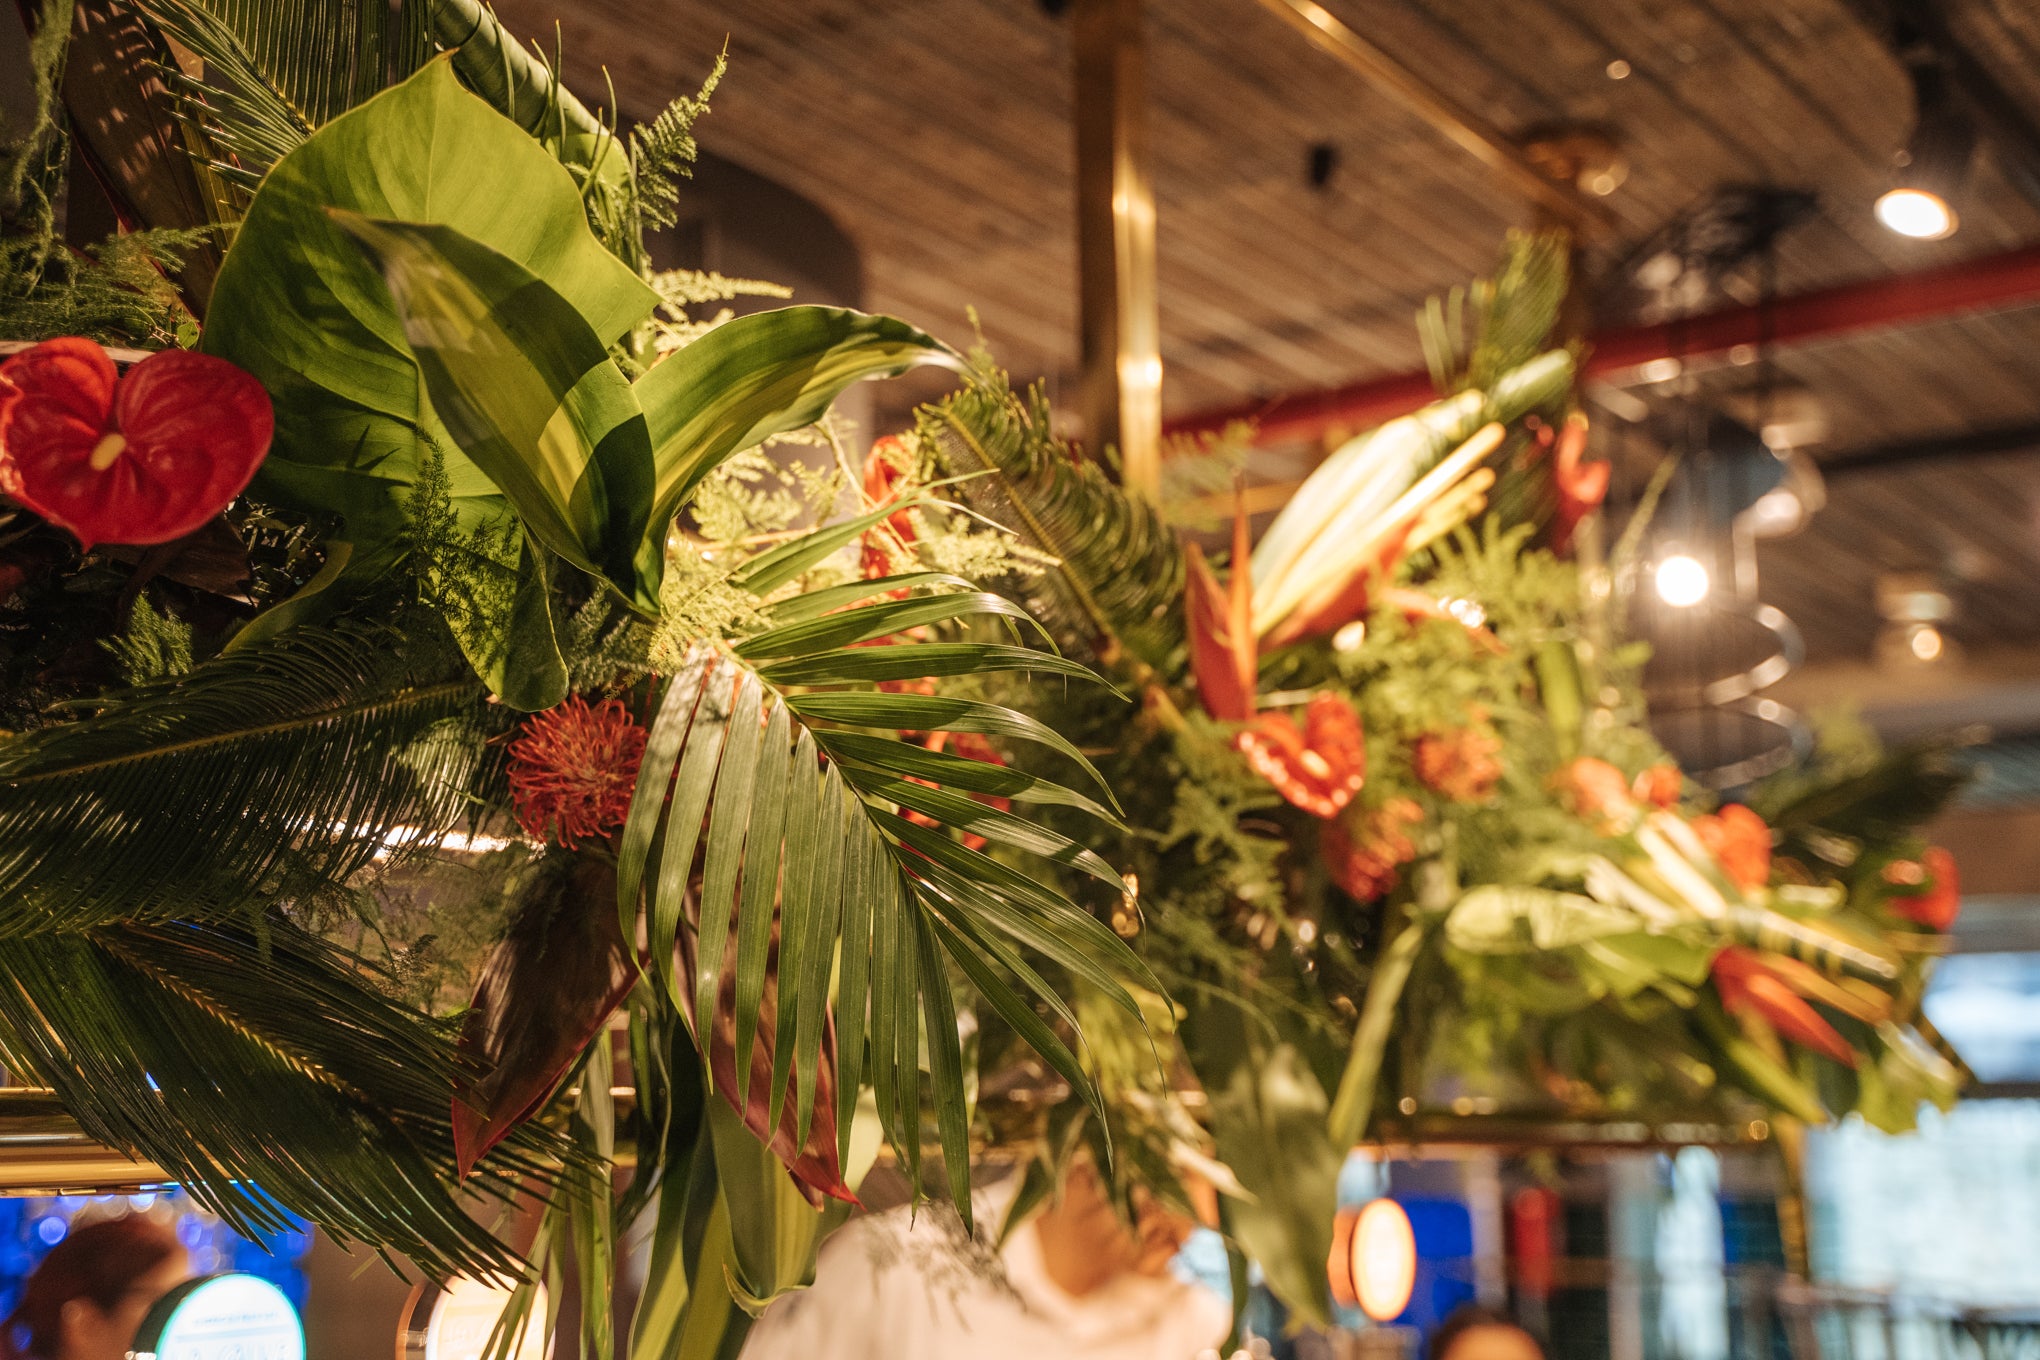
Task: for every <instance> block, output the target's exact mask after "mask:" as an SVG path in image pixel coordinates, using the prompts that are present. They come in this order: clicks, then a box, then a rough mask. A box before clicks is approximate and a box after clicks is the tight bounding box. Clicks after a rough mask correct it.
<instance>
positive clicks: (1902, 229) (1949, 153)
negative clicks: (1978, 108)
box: [1876, 50, 1976, 241]
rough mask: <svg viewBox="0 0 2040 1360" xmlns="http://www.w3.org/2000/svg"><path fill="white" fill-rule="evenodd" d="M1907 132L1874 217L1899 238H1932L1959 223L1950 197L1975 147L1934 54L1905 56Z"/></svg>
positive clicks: (1973, 128) (1973, 131)
mask: <svg viewBox="0 0 2040 1360" xmlns="http://www.w3.org/2000/svg"><path fill="white" fill-rule="evenodd" d="M1906 74H1907V76H1908V77H1909V78H1910V80H1911V82H1912V88H1913V111H1914V116H1913V131H1912V136H1911V138H1910V139H1908V141H1907V143H1906V149H1905V150H1904V151H1902V152H1900V153H1899V156H1898V164H1899V170H1898V177H1897V181H1896V182H1895V183H1894V184H1893V185H1892V187H1891V188H1890V189H1888V190H1886V191H1885V193H1884V195H1883V196H1882V197H1881V198H1879V199H1878V200H1877V208H1876V212H1877V220H1878V221H1879V222H1882V223H1883V224H1884V225H1885V226H1886V227H1888V228H1890V229H1891V230H1892V231H1895V232H1897V233H1898V234H1899V235H1901V236H1910V237H1913V238H1914V239H1916V240H1922V241H1938V240H1941V239H1943V238H1944V237H1948V236H1952V235H1954V233H1955V228H1956V227H1958V226H1959V225H1961V221H1960V218H1959V217H1958V216H1957V215H1956V212H1955V201H1956V199H1957V198H1958V197H1959V196H1960V194H1961V189H1962V184H1963V181H1964V180H1965V179H1966V178H1967V177H1968V174H1969V162H1970V159H1971V157H1972V156H1973V154H1974V153H1975V150H1976V125H1975V123H1974V122H1973V121H1972V120H1971V118H1970V116H1969V111H1968V110H1967V109H1965V108H1964V107H1962V104H1961V101H1960V100H1959V99H1958V97H1957V96H1956V93H1955V90H1954V87H1953V86H1952V85H1951V83H1950V82H1949V80H1948V73H1947V71H1946V69H1945V67H1944V66H1943V64H1942V61H1941V58H1940V56H1939V55H1938V54H1937V53H1935V52H1933V51H1932V50H1915V51H1913V52H1910V53H1908V54H1907V57H1906Z"/></svg>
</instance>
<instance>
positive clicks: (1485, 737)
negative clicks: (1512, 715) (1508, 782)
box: [1410, 722, 1502, 803]
mask: <svg viewBox="0 0 2040 1360" xmlns="http://www.w3.org/2000/svg"><path fill="white" fill-rule="evenodd" d="M1501 753H1502V739H1501V738H1500V737H1498V736H1496V735H1495V730H1494V729H1493V728H1492V727H1489V726H1488V725H1487V724H1486V723H1485V722H1477V723H1475V724H1474V725H1473V726H1471V727H1462V728H1459V729H1457V730H1456V731H1452V732H1434V733H1426V734H1425V735H1424V736H1421V737H1418V738H1417V741H1416V746H1415V748H1414V749H1413V750H1412V751H1411V752H1410V763H1411V765H1412V766H1414V767H1415V769H1416V773H1417V778H1418V779H1420V780H1422V781H1423V782H1424V784H1425V786H1426V787H1428V788H1430V789H1431V790H1433V791H1434V792H1437V793H1441V794H1443V795H1444V796H1445V797H1447V798H1450V799H1453V800H1454V801H1456V802H1461V803H1485V802H1487V801H1488V800H1489V799H1490V798H1492V797H1494V796H1495V785H1497V784H1499V783H1500V782H1501V779H1502V762H1501V760H1500V759H1499V757H1500V756H1501Z"/></svg>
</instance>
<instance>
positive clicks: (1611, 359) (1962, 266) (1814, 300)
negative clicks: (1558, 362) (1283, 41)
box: [1166, 245, 2040, 444]
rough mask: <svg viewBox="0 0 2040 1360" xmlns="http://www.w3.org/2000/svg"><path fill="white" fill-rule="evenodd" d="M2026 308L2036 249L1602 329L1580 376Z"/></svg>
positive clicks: (1263, 410)
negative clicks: (1652, 322) (1664, 320)
mask: <svg viewBox="0 0 2040 1360" xmlns="http://www.w3.org/2000/svg"><path fill="white" fill-rule="evenodd" d="M2034 303H2040V245H2031V246H2022V247H2021V248H2019V249H2017V250H2011V251H2006V252H2004V253H2002V254H1998V255H1987V256H1984V257H1982V258H1980V259H1973V260H1964V261H1962V262H1960V263H1958V264H1952V265H1944V266H1941V267H1939V268H1935V269H1923V270H1920V271H1919V272H1917V273H1913V274H1899V275H1895V276H1886V277H1884V278H1877V279H1867V280H1863V281H1860V282H1857V283H1848V284H1842V285H1840V286H1838V287H1834V288H1817V289H1814V290H1813V291H1811V292H1806V293H1799V294H1796V295H1794V296H1792V297H1784V298H1777V299H1775V300H1773V301H1772V302H1770V303H1768V304H1762V305H1755V306H1739V307H1728V308H1724V309H1722V310H1720V311H1715V312H1707V313H1703V314H1702V315H1699V316H1694V317H1688V318H1686V319H1684V320H1681V321H1676V322H1670V323H1659V324H1655V325H1648V326H1625V327H1621V328H1619V329H1616V330H1609V331H1602V332H1599V333H1598V334H1595V335H1592V336H1590V337H1588V344H1589V345H1590V346H1591V347H1592V348H1591V350H1590V351H1589V353H1588V355H1587V360H1586V364H1585V366H1584V371H1583V373H1582V376H1583V377H1586V378H1601V379H1604V380H1612V381H1617V382H1620V381H1622V380H1623V379H1625V378H1628V377H1631V376H1632V375H1634V374H1635V373H1636V372H1637V371H1638V370H1640V369H1642V368H1644V367H1645V366H1646V365H1649V364H1651V363H1654V362H1657V361H1660V360H1666V359H1676V360H1680V361H1682V362H1690V361H1693V360H1699V359H1706V358H1711V357H1713V356H1716V355H1720V354H1725V353H1727V352H1728V351H1730V350H1732V349H1735V348H1736V347H1737V346H1740V345H1756V344H1760V343H1762V342H1763V341H1765V340H1766V339H1767V338H1768V339H1769V340H1770V341H1771V342H1773V343H1776V344H1780V345H1790V344H1796V343H1804V342H1806V341H1810V340H1827V339H1835V338H1838V337H1840V336H1844V335H1849V334H1853V333H1856V332H1861V331H1870V330H1879V329H1885V328H1894V327H1903V326H1913V325H1918V324H1920V323H1922V322H1927V321H1936V320H1941V319H1944V318H1947V317H1953V316H1960V315H1963V314H1965V313H1970V312H1983V311H1995V310H2001V309H2004V308H2010V307H2024V306H2030V305H2033V304H2034ZM1432 395H1433V390H1432V387H1431V378H1430V374H1429V373H1427V372H1422V371H1418V372H1411V373H1398V374H1394V375H1393V376H1389V377H1383V378H1371V379H1369V380H1367V381H1365V382H1359V383H1352V384H1349V385H1347V386H1344V387H1336V388H1326V389H1321V390H1318V391H1310V392H1295V393H1290V394H1287V395H1284V396H1278V397H1270V398H1266V399H1264V400H1260V401H1253V402H1242V403H1239V404H1236V405H1231V406H1226V407H1222V408H1217V409H1213V410H1206V411H1198V412H1194V413H1192V414H1190V415H1187V416H1183V417H1180V418H1179V419H1176V420H1172V421H1169V422H1168V423H1167V426H1166V428H1167V431H1168V433H1170V434H1172V435H1173V434H1202V433H1209V432H1215V431H1218V430H1222V429H1224V428H1225V427H1226V426H1227V425H1230V424H1232V423H1233V422H1235V421H1242V420H1244V421H1250V422H1252V423H1253V424H1254V425H1255V427H1256V429H1257V431H1258V441H1259V442H1260V443H1264V444H1269V443H1280V442H1296V441H1302V440H1308V439H1315V438H1317V437H1319V436H1320V435H1322V434H1324V433H1325V432H1327V431H1328V430H1333V429H1337V428H1340V427H1347V428H1356V427H1361V426H1365V425H1369V424H1372V423H1374V422H1376V421H1378V420H1381V419H1383V418H1384V417H1387V416H1393V415H1398V414H1401V413H1403V412H1406V411H1411V410H1414V409H1416V408H1417V407H1419V406H1421V405H1423V404H1424V403H1425V402H1427V401H1429V400H1430V399H1431V397H1432Z"/></svg>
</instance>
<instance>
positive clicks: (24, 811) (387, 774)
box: [0, 624, 483, 937]
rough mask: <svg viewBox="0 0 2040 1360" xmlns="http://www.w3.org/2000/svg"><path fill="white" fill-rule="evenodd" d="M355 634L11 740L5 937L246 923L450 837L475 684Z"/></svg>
mask: <svg viewBox="0 0 2040 1360" xmlns="http://www.w3.org/2000/svg"><path fill="white" fill-rule="evenodd" d="M453 674H454V675H455V678H454V679H452V680H447V679H445V678H443V674H435V673H434V672H432V671H431V670H430V669H429V668H424V669H421V668H419V667H416V666H414V665H412V664H411V663H409V662H407V661H406V659H405V649H404V648H403V647H402V646H401V635H400V634H399V633H398V632H396V631H394V630H392V629H388V628H380V627H370V626H363V625H350V624H340V625H336V626H334V627H332V628H327V629H298V630H294V631H292V632H288V633H286V634H284V635H283V636H282V637H281V638H279V639H277V640H275V641H272V642H267V643H263V644H259V645H257V646H253V647H250V648H247V649H245V650H241V651H234V652H228V653H225V654H223V655H221V656H219V657H216V658H214V659H212V660H210V661H207V662H205V663H203V664H201V665H200V666H198V667H197V668H195V669H194V670H192V671H190V672H187V673H186V674H185V675H183V676H180V677H177V678H176V679H173V680H169V681H165V682H162V683H159V684H155V685H150V686H146V687H143V688H139V689H136V690H132V691H128V692H126V693H124V694H118V695H115V696H112V697H110V698H109V699H108V700H107V701H106V702H105V703H104V705H103V706H102V707H101V708H100V710H99V711H98V712H97V713H95V714H94V715H92V716H90V717H86V718H82V719H80V720H78V721H75V722H71V723H65V724H61V725H57V726H53V727H49V728H46V729H43V730H41V731H38V732H32V733H29V734H27V735H25V736H21V737H17V738H15V739H13V740H12V741H9V742H6V743H4V744H0V936H7V937H11V936H24V935H34V934H38V933H41V932H44V931H47V930H52V929H65V930H78V929H82V928H84V927H87V926H93V925H101V924H107V923H111V922H137V921H167V920H171V919H209V920H236V919H238V920H248V919H252V916H251V913H259V912H260V911H261V910H262V909H264V908H266V907H267V906H268V905H270V904H272V903H274V902H277V901H280V900H287V899H289V898H291V897H293V896H295V895H297V894H298V893H301V892H306V891H311V890H315V889H317V888H320V887H323V886H324V885H327V884H331V883H336V882H340V881H343V880H345V879H346V878H348V877H350V876H351V875H353V874H354V873H356V872H357V871H359V870H361V869H363V868H365V867H366V866H367V865H368V864H369V863H370V862H371V861H372V860H373V859H374V858H375V857H376V856H378V855H387V854H390V853H391V852H392V851H393V850H394V851H398V852H401V851H404V850H406V849H409V848H412V847H421V846H426V845H430V844H433V843H435V842H436V841H437V839H438V837H439V835H440V834H441V833H443V832H444V831H445V830H448V829H450V828H451V827H453V826H454V825H455V824H457V823H458V822H459V821H460V819H461V818H462V816H463V815H464V814H465V813H466V811H467V802H466V789H467V786H468V784H469V783H470V781H471V779H472V778H473V776H474V774H475V772H476V769H477V766H478V763H479V762H480V760H481V759H482V757H483V750H482V745H481V737H482V733H480V732H479V731H478V730H477V728H476V727H475V725H474V720H475V717H476V714H477V712H478V709H479V704H480V700H481V699H482V697H483V690H482V687H481V686H480V685H479V684H477V683H475V682H474V681H473V679H472V678H471V677H461V676H460V674H459V672H457V671H455V672H453Z"/></svg>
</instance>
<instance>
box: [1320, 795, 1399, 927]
mask: <svg viewBox="0 0 2040 1360" xmlns="http://www.w3.org/2000/svg"><path fill="white" fill-rule="evenodd" d="M1422 820H1424V810H1423V809H1422V808H1420V807H1418V806H1417V804H1416V803H1415V802H1414V801H1413V800H1411V799H1408V798H1391V799H1390V800H1389V801H1388V802H1386V803H1384V804H1383V805H1382V806H1380V807H1378V808H1375V809H1373V810H1372V811H1368V812H1363V813H1360V814H1358V815H1357V817H1353V818H1341V819H1339V820H1337V821H1330V822H1326V823H1325V825H1324V828H1323V830H1322V831H1321V832H1320V833H1319V836H1318V850H1319V853H1320V854H1322V855H1323V856H1324V860H1325V870H1326V872H1328V873H1329V874H1331V876H1332V882H1334V883H1336V884H1338V885H1339V886H1340V887H1341V888H1343V889H1345V891H1346V892H1347V893H1348V894H1349V895H1350V896H1351V897H1352V898H1353V899H1354V900H1355V901H1358V902H1372V901H1373V900H1374V899H1375V898H1377V897H1380V896H1382V895H1383V894H1384V893H1387V892H1389V891H1390V890H1391V889H1393V888H1394V887H1395V885H1396V883H1397V881H1398V880H1399V879H1400V878H1401V876H1402V875H1401V870H1402V866H1403V865H1405V864H1408V863H1409V862H1410V861H1411V860H1413V859H1415V858H1416V857H1417V843H1416V842H1415V841H1413V840H1411V839H1410V837H1409V833H1408V832H1407V830H1406V829H1405V828H1408V827H1412V826H1415V825H1416V824H1417V823H1418V822H1421V821H1422ZM1348 821H1357V822H1358V824H1359V825H1358V827H1357V828H1356V829H1355V830H1353V831H1349V830H1348V829H1347V826H1346V823H1347V822H1348Z"/></svg>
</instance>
